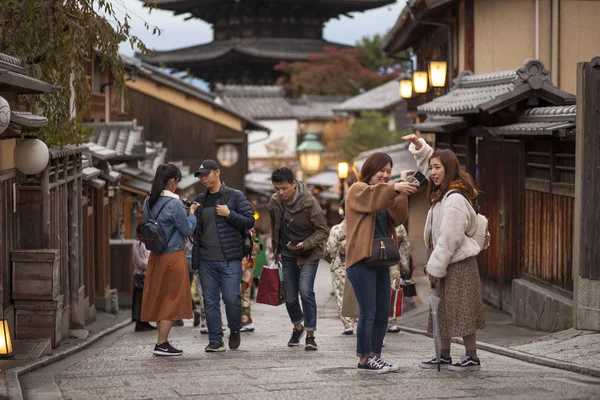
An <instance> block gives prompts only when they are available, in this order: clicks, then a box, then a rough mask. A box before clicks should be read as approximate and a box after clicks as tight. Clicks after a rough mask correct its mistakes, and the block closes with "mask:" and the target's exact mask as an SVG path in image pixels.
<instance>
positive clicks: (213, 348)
mask: <svg viewBox="0 0 600 400" xmlns="http://www.w3.org/2000/svg"><path fill="white" fill-rule="evenodd" d="M204 351H205V352H207V353H217V352H219V351H225V343H223V342H210V343H209V344H208V346H206V347H205V348H204Z"/></svg>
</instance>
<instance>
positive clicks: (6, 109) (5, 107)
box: [0, 97, 10, 134]
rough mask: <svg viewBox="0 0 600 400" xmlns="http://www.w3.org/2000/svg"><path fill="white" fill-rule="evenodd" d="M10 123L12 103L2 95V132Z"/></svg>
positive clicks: (0, 99) (0, 129)
mask: <svg viewBox="0 0 600 400" xmlns="http://www.w3.org/2000/svg"><path fill="white" fill-rule="evenodd" d="M9 123H10V105H9V104H8V101H6V99H5V98H4V97H0V134H1V133H2V132H4V131H5V130H6V128H8V124H9Z"/></svg>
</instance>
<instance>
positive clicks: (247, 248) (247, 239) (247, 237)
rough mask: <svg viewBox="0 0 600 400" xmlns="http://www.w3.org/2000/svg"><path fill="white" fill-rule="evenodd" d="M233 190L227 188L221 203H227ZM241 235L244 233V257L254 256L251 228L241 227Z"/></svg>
mask: <svg viewBox="0 0 600 400" xmlns="http://www.w3.org/2000/svg"><path fill="white" fill-rule="evenodd" d="M233 192H234V190H233V189H230V188H226V189H225V190H224V191H223V195H222V196H221V204H227V201H228V200H229V197H231V194H232V193H233ZM240 235H242V254H243V255H244V257H252V250H253V249H254V241H253V240H252V234H251V233H250V231H249V230H246V229H240Z"/></svg>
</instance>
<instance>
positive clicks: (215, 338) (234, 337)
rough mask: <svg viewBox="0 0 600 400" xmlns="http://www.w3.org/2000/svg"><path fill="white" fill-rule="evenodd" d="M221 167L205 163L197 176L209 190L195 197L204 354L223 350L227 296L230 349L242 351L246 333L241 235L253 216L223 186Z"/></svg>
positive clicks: (194, 261) (240, 198) (195, 255)
mask: <svg viewBox="0 0 600 400" xmlns="http://www.w3.org/2000/svg"><path fill="white" fill-rule="evenodd" d="M220 174H221V171H220V169H219V164H217V163H216V162H215V161H213V160H205V161H203V162H202V164H201V165H200V168H199V169H198V171H196V173H195V174H194V176H196V177H198V176H200V179H201V181H202V184H203V185H204V186H205V187H206V189H207V190H206V191H204V192H203V193H201V194H199V195H198V196H197V197H196V200H195V201H196V202H197V203H199V204H200V206H199V207H198V209H197V210H196V217H197V218H198V224H197V225H196V232H195V233H194V249H193V251H192V266H193V268H194V269H196V270H198V273H199V275H200V284H201V285H202V293H203V296H204V310H205V313H206V324H207V326H208V339H209V343H208V346H206V348H205V351H207V352H217V351H225V344H224V343H223V330H222V328H221V307H220V298H221V294H222V296H223V302H224V303H225V312H226V314H227V324H228V326H229V330H230V335H229V348H230V349H231V350H235V349H237V348H238V347H239V346H240V329H241V328H242V303H241V294H240V282H241V281H242V258H243V256H244V255H243V250H242V233H243V231H244V230H248V229H250V228H252V227H253V226H254V213H253V212H252V208H251V207H250V203H248V200H247V199H246V196H244V194H243V193H242V192H240V191H239V190H234V189H230V188H228V187H227V186H225V184H224V183H222V182H221V178H220Z"/></svg>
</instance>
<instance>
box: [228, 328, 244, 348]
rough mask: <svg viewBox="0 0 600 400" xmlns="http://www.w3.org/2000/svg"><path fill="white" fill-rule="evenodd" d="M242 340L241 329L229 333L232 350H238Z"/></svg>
mask: <svg viewBox="0 0 600 400" xmlns="http://www.w3.org/2000/svg"><path fill="white" fill-rule="evenodd" d="M240 342H241V337H240V331H231V333H230V334H229V348H230V349H231V350H237V348H238V347H240Z"/></svg>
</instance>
